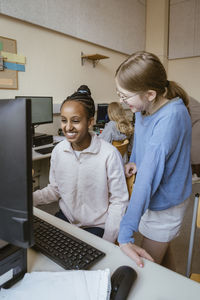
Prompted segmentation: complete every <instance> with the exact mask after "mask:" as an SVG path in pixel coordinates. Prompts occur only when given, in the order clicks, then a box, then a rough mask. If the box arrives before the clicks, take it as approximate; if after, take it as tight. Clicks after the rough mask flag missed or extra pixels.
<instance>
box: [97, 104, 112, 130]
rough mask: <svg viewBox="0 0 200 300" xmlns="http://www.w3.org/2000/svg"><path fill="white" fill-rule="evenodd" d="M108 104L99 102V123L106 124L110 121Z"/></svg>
mask: <svg viewBox="0 0 200 300" xmlns="http://www.w3.org/2000/svg"><path fill="white" fill-rule="evenodd" d="M107 111H108V104H107V103H101V104H100V103H99V104H97V120H96V123H97V124H103V125H104V124H105V123H107V122H109V117H108V112H107Z"/></svg>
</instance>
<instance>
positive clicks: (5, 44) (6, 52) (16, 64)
mask: <svg viewBox="0 0 200 300" xmlns="http://www.w3.org/2000/svg"><path fill="white" fill-rule="evenodd" d="M25 60H26V58H25V57H24V56H23V55H18V54H17V42H16V40H13V39H9V38H6V37H2V36H0V89H16V90H17V89H18V71H22V72H24V71H25V62H26V61H25Z"/></svg>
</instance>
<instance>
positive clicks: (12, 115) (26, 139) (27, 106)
mask: <svg viewBox="0 0 200 300" xmlns="http://www.w3.org/2000/svg"><path fill="white" fill-rule="evenodd" d="M31 140H32V133H31V101H30V100H27V99H9V100H8V99H7V100H0V143H1V145H0V240H3V241H6V242H8V243H10V244H12V245H16V246H19V247H23V248H28V247H30V246H31V245H33V227H32V219H33V204H32V142H31Z"/></svg>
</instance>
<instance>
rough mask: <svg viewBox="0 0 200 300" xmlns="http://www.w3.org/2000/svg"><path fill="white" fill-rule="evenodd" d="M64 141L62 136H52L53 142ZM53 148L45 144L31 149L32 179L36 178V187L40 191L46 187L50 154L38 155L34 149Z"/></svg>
mask: <svg viewBox="0 0 200 300" xmlns="http://www.w3.org/2000/svg"><path fill="white" fill-rule="evenodd" d="M63 139H65V137H64V136H54V137H53V141H54V142H59V141H62V140H63ZM50 146H53V144H46V145H43V146H38V147H34V148H32V161H33V169H34V170H35V175H34V177H38V182H37V184H38V186H39V188H40V189H42V188H43V187H45V186H47V184H48V183H49V168H50V157H51V153H47V154H40V153H38V152H36V151H35V150H36V149H41V148H47V147H50Z"/></svg>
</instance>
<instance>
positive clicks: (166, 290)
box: [28, 208, 200, 300]
mask: <svg viewBox="0 0 200 300" xmlns="http://www.w3.org/2000/svg"><path fill="white" fill-rule="evenodd" d="M34 214H35V215H36V216H38V217H40V218H43V219H44V220H46V221H48V222H50V223H52V224H54V225H56V226H57V227H59V228H60V229H62V230H64V231H67V232H69V233H70V234H72V235H75V236H76V237H78V238H80V239H82V240H84V241H85V242H87V243H89V244H91V245H93V246H94V247H96V248H98V249H100V250H102V251H104V252H105V253H106V256H105V257H104V258H103V259H101V260H100V261H99V262H98V263H97V264H95V265H94V266H93V267H92V269H93V270H97V269H105V268H109V269H110V271H111V273H113V272H114V271H115V270H116V269H117V268H118V267H119V266H121V265H129V266H132V267H133V268H134V269H135V270H136V272H137V274H138V278H137V280H136V282H135V284H134V285H133V287H132V289H131V291H130V294H129V297H128V300H133V299H134V300H176V299H181V300H188V299H191V300H199V297H200V284H198V283H196V282H194V281H192V280H190V279H188V278H186V277H184V276H182V275H179V274H178V273H175V272H172V271H170V270H168V269H166V268H164V267H161V266H160V265H158V264H155V263H152V262H150V261H147V260H145V266H144V268H139V267H137V266H136V264H135V263H134V262H133V261H132V260H131V259H130V258H128V257H127V256H126V255H125V254H124V253H122V252H121V250H120V249H119V247H118V246H116V245H114V244H112V243H109V242H107V241H105V240H103V239H101V238H98V237H96V236H94V235H93V234H90V233H88V232H86V231H84V230H82V229H79V228H77V227H76V226H73V225H71V224H68V223H67V222H64V221H62V220H60V219H58V218H56V217H54V216H52V215H50V214H47V213H45V212H44V211H41V210H39V209H37V208H34ZM62 270H63V268H62V267H60V266H58V265H57V264H55V263H54V262H53V261H51V260H50V259H48V258H47V257H46V256H44V255H42V254H41V253H39V252H36V251H34V250H32V249H29V251H28V271H29V272H31V271H62Z"/></svg>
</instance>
